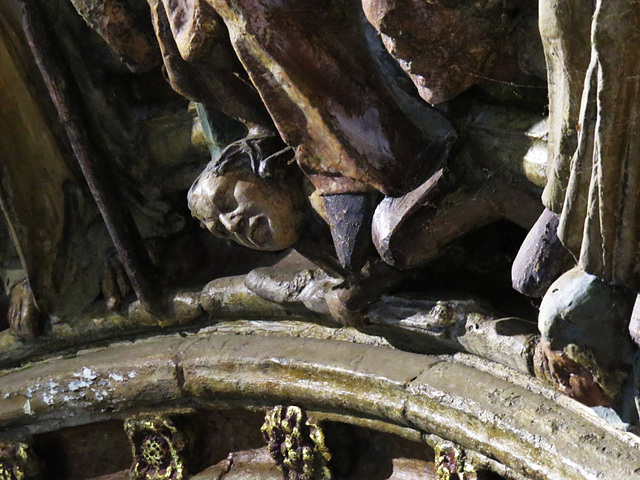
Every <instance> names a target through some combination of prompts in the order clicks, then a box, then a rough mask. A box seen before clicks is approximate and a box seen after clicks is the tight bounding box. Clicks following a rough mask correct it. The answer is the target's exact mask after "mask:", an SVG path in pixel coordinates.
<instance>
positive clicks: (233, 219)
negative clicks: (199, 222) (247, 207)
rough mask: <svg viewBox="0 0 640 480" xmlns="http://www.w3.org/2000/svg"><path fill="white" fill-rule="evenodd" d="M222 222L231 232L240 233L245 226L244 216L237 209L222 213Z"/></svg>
mask: <svg viewBox="0 0 640 480" xmlns="http://www.w3.org/2000/svg"><path fill="white" fill-rule="evenodd" d="M220 223H222V225H224V228H226V229H227V231H229V232H233V233H238V232H241V231H242V229H243V228H244V218H243V217H242V214H241V213H238V212H236V211H233V212H229V213H223V214H221V215H220Z"/></svg>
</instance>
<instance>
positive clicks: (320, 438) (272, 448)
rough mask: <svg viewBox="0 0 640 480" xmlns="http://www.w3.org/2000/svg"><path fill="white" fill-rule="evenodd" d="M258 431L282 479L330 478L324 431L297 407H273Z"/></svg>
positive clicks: (330, 479)
mask: <svg viewBox="0 0 640 480" xmlns="http://www.w3.org/2000/svg"><path fill="white" fill-rule="evenodd" d="M261 431H262V435H263V437H264V439H265V441H266V442H267V444H268V445H269V452H270V453H271V456H272V457H273V459H274V460H275V461H276V464H277V466H278V469H279V470H280V471H281V472H282V476H283V478H284V479H285V480H333V478H334V477H333V475H332V473H331V470H330V468H329V460H331V453H330V452H329V449H328V448H327V446H326V444H325V439H324V433H323V432H322V429H321V428H320V427H319V426H318V425H317V424H315V423H312V422H311V421H309V419H308V418H307V414H306V412H305V411H304V410H302V409H301V408H300V407H295V406H282V405H278V406H276V407H274V408H273V409H272V410H270V411H269V412H268V413H267V415H266V416H265V421H264V424H263V425H262V428H261Z"/></svg>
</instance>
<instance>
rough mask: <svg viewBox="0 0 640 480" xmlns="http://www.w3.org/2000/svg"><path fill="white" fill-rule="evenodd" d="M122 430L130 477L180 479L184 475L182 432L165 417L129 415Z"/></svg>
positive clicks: (184, 442) (137, 478)
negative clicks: (126, 442) (129, 455)
mask: <svg viewBox="0 0 640 480" xmlns="http://www.w3.org/2000/svg"><path fill="white" fill-rule="evenodd" d="M124 430H125V432H126V433H127V436H128V437H129V442H130V444H131V453H132V456H133V463H132V465H131V478H132V479H134V480H182V479H185V478H187V477H186V469H185V464H184V463H185V462H184V456H183V454H184V451H185V450H186V446H187V442H186V438H185V437H184V435H183V434H182V433H181V432H180V431H179V430H178V428H177V427H176V426H175V425H174V424H173V422H172V421H171V420H170V419H169V418H166V417H162V416H152V417H139V418H129V419H127V420H126V421H125V424H124Z"/></svg>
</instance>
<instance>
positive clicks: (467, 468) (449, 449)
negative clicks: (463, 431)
mask: <svg viewBox="0 0 640 480" xmlns="http://www.w3.org/2000/svg"><path fill="white" fill-rule="evenodd" d="M435 456H436V459H435V460H436V478H437V479H438V480H477V479H478V473H477V471H476V469H475V468H474V467H473V465H471V464H470V463H469V462H467V461H466V454H465V451H464V449H463V448H462V447H460V446H459V445H456V444H454V443H451V442H441V443H439V444H438V445H436V448H435Z"/></svg>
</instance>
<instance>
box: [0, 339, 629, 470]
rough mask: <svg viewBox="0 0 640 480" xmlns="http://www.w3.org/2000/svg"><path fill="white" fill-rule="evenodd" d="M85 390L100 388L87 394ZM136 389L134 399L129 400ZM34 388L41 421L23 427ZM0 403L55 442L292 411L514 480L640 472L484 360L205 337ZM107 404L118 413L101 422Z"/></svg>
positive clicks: (156, 343)
mask: <svg viewBox="0 0 640 480" xmlns="http://www.w3.org/2000/svg"><path fill="white" fill-rule="evenodd" d="M151 352H153V353H151ZM116 359H117V363H116ZM143 359H144V360H143ZM136 364H137V368H138V372H140V375H138V376H135V377H134V378H129V379H128V380H126V381H124V379H123V382H121V383H123V385H122V388H117V389H111V388H105V397H103V398H101V399H100V398H98V397H97V396H96V395H95V392H93V390H92V387H93V388H96V389H97V387H100V386H101V385H98V383H100V382H101V381H103V380H104V381H111V380H113V381H115V379H108V377H107V375H106V374H107V372H108V373H112V374H114V375H123V376H124V375H125V374H127V373H128V372H129V371H130V370H129V369H130V368H131V367H132V366H134V365H136ZM114 365H117V366H114ZM85 368H86V369H87V370H88V371H85V370H84V369H85ZM53 372H56V374H55V375H56V376H55V378H58V379H60V382H59V383H60V387H61V388H62V387H63V386H64V388H65V389H66V386H67V385H68V383H67V382H68V381H69V382H73V381H75V382H78V385H77V386H78V390H77V393H84V394H85V397H84V398H83V399H82V402H84V405H83V408H82V411H84V412H91V415H90V416H89V415H85V416H75V417H72V416H70V413H76V415H77V414H78V413H79V412H80V410H78V404H77V401H78V400H74V401H69V403H67V402H68V401H67V400H64V398H63V395H58V394H54V395H53V402H52V404H51V405H47V404H46V402H45V401H43V400H42V394H43V393H47V392H48V388H49V387H50V385H47V386H46V387H45V386H44V385H43V384H42V383H41V385H40V387H35V389H34V386H35V385H36V384H37V383H38V381H46V380H48V379H51V378H53V377H51V373H53ZM143 372H144V373H143ZM177 372H180V373H179V374H177ZM73 373H77V374H78V376H74V375H73ZM94 375H95V378H92V377H93V376H94ZM143 375H154V376H155V378H157V379H158V381H150V378H149V377H148V378H146V379H144V378H140V377H142V376H143ZM127 376H128V375H127ZM38 378H39V379H41V380H36V379H38ZM84 382H86V383H90V384H91V385H89V386H86V387H85V386H81V385H79V383H84ZM128 382H130V384H131V388H129V387H127V388H125V386H126V385H124V384H126V383H128ZM75 385H76V384H74V386H75ZM143 385H144V386H145V387H144V389H142V386H143ZM29 388H31V395H32V397H31V398H30V400H31V402H32V403H31V407H30V408H31V413H32V415H31V416H28V418H26V419H25V418H24V411H23V407H24V406H25V403H26V402H25V401H26V400H27V399H29V397H28V396H27V394H28V393H29ZM0 392H1V395H0V410H1V411H2V412H3V418H2V419H1V420H0V422H1V423H2V425H3V426H4V427H9V426H11V425H13V426H17V425H20V424H24V423H25V421H26V423H30V424H32V427H31V428H32V429H33V430H35V429H39V430H40V431H50V430H52V429H57V428H61V427H62V426H69V425H73V424H77V423H86V422H87V421H95V420H97V419H100V418H112V417H113V416H114V415H115V416H120V417H122V416H124V415H126V411H123V410H122V408H125V409H127V408H128V409H131V408H136V407H137V408H139V407H141V406H143V405H144V407H146V408H147V409H148V408H150V407H152V406H154V408H157V409H166V408H169V407H170V406H171V405H176V404H180V405H182V406H184V405H185V404H186V403H185V400H186V399H191V400H195V399H197V401H198V405H199V406H200V408H203V407H205V406H206V405H214V404H217V405H218V406H221V405H227V406H229V405H231V404H235V405H245V406H253V407H255V406H268V405H273V404H278V403H283V401H285V400H286V402H287V403H289V402H292V403H296V404H300V405H303V406H305V407H313V409H314V410H326V411H329V412H334V413H343V414H347V415H356V416H358V417H364V418H365V419H367V418H368V419H378V420H383V423H388V424H392V425H397V426H402V427H409V428H412V429H417V430H420V431H423V432H426V433H429V432H432V433H435V434H436V435H438V436H441V437H444V438H455V439H456V440H455V441H456V443H458V444H460V445H461V446H463V447H464V448H467V449H471V450H476V451H478V452H480V453H482V454H484V455H486V456H489V457H491V458H493V459H494V460H495V461H496V462H498V463H502V464H503V465H505V466H506V467H507V468H508V469H509V471H511V472H514V473H515V474H516V476H515V478H521V477H518V476H517V475H523V476H529V477H533V478H544V479H551V480H573V479H576V480H578V479H580V480H583V479H593V480H595V479H597V478H601V477H602V475H615V476H616V477H618V476H619V477H620V478H633V475H634V472H637V469H638V468H640V454H639V453H638V452H640V445H639V444H638V440H637V438H636V437H634V436H632V435H629V434H625V433H623V432H620V431H618V430H615V429H613V428H612V427H611V426H609V425H608V424H606V422H604V421H603V420H601V419H599V418H598V417H597V416H595V415H593V414H592V413H591V412H590V411H589V410H587V409H585V408H584V407H582V406H580V405H579V404H577V403H575V402H570V401H568V400H567V399H564V400H563V397H561V396H560V397H559V396H558V395H557V394H555V393H554V392H552V391H550V390H548V389H545V388H544V387H543V386H542V385H540V384H538V383H536V382H532V381H531V380H530V379H529V378H525V377H522V376H521V375H519V374H518V373H517V372H515V371H513V370H509V369H504V368H497V367H496V366H495V365H492V364H491V363H489V362H484V361H481V360H479V359H475V360H473V361H471V360H469V361H467V360H465V359H464V358H463V357H461V358H460V359H456V358H451V357H442V356H440V357H431V356H424V355H415V354H410V353H404V352H398V351H393V350H387V349H380V348H372V347H366V346H359V345H353V344H350V343H347V342H331V341H317V340H307V339H295V338H286V339H285V338H251V337H244V336H235V335H230V336H215V335H208V334H202V335H199V336H197V337H191V338H181V337H179V336H176V337H173V338H170V339H168V338H158V339H154V340H149V341H146V342H138V343H135V344H132V345H122V346H119V347H117V348H113V347H112V348H110V349H108V350H103V351H95V352H87V353H86V354H84V355H80V356H78V357H76V358H70V359H58V360H53V361H50V362H48V363H46V364H42V365H34V366H31V367H29V368H25V369H23V370H21V371H18V372H12V373H8V374H6V375H4V376H3V377H0ZM6 393H9V397H6V398H5V395H6ZM72 393H73V392H70V393H67V394H68V395H71V394H72ZM98 393H99V394H100V395H101V393H100V391H98ZM122 395H124V397H123V396H122ZM133 399H135V402H132V400H133ZM338 399H339V400H338ZM114 401H115V403H113V402H114ZM107 404H110V405H112V407H113V408H114V409H115V410H113V411H105V412H102V411H100V409H101V408H104V406H105V405H107ZM144 407H143V408H144ZM109 410H111V409H109ZM372 425H373V424H372ZM576 439H580V442H576Z"/></svg>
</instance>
